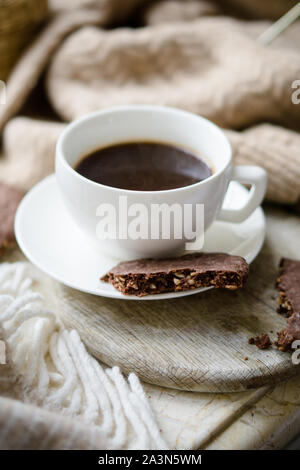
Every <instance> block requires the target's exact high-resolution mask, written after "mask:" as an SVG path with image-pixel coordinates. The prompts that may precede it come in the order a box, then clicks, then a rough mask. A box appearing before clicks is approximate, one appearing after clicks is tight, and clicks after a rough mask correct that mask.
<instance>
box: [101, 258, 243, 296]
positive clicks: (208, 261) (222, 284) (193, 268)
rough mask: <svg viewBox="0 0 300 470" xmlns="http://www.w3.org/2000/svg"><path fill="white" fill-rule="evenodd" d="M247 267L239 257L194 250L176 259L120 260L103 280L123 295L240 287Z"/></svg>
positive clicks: (234, 288)
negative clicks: (121, 261)
mask: <svg viewBox="0 0 300 470" xmlns="http://www.w3.org/2000/svg"><path fill="white" fill-rule="evenodd" d="M248 273H249V266H248V264H247V263H246V261H245V260H244V259H243V258H241V257H240V256H231V255H227V254H225V253H193V254H189V255H185V256H182V257H178V258H168V259H140V260H135V261H128V262H123V263H119V264H118V265H117V266H115V267H114V268H113V269H111V270H110V271H109V272H108V273H107V274H105V276H103V277H102V278H101V280H102V281H105V282H109V283H110V284H112V285H113V286H114V287H115V288H116V289H118V290H119V291H121V292H122V294H125V295H136V296H138V297H143V296H145V295H150V294H160V293H162V292H178V291H186V290H190V289H196V288H198V287H217V288H225V289H229V290H236V289H238V288H240V287H243V286H244V284H245V282H246V280H247V277H248Z"/></svg>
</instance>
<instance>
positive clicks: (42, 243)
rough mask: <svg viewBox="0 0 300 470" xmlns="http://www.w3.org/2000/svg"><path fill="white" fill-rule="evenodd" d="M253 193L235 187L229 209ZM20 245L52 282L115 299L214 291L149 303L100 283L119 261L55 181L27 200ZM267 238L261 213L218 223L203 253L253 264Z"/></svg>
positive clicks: (19, 220)
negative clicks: (92, 237) (99, 244)
mask: <svg viewBox="0 0 300 470" xmlns="http://www.w3.org/2000/svg"><path fill="white" fill-rule="evenodd" d="M247 197H248V191H247V190H246V189H245V188H244V187H243V186H241V185H240V184H239V183H235V182H232V183H230V187H229V190H228V193H227V196H226V200H225V205H226V207H228V208H231V209H232V208H238V207H239V206H240V205H243V204H244V201H245V200H246V199H247ZM15 233H16V238H17V241H18V244H19V246H20V248H21V250H22V251H23V252H24V254H25V255H26V256H27V258H28V259H29V260H30V261H31V262H32V263H33V264H35V265H36V266H37V267H38V268H39V269H41V270H42V271H44V272H45V273H47V274H48V275H49V276H51V277H53V278H55V279H56V280H58V281H60V282H62V283H63V284H65V285H67V286H69V287H72V288H74V289H77V290H80V291H83V292H88V293H90V294H95V295H101V296H104V297H112V298H115V299H122V300H124V299H133V300H153V299H155V300H156V299H171V298H174V297H181V296H185V295H191V294H196V293H199V292H203V291H205V290H207V289H211V288H199V289H194V290H191V291H187V292H176V293H175V292H170V293H165V294H157V295H149V296H146V297H142V298H139V297H135V296H124V295H122V294H121V293H120V292H119V291H117V290H115V289H114V288H113V287H112V286H111V285H110V284H107V283H104V282H101V281H100V280H99V278H100V277H101V276H102V275H103V274H104V273H106V272H107V271H108V270H109V269H110V268H112V267H113V266H114V265H115V264H116V263H117V262H118V260H115V259H112V258H110V257H108V256H106V255H105V254H104V253H101V252H97V251H95V248H93V247H91V246H90V245H89V243H88V241H87V239H86V238H85V236H84V235H83V234H82V233H81V232H80V230H79V229H78V228H77V227H76V225H75V224H74V222H73V220H72V219H71V217H70V216H69V214H68V212H67V211H66V209H65V206H64V203H63V201H62V199H61V195H60V192H59V188H58V186H57V183H56V179H55V175H51V176H48V177H47V178H45V179H44V180H43V181H41V182H40V183H39V184H37V185H36V186H35V187H34V188H33V189H32V190H31V191H29V193H27V194H26V196H25V197H24V199H23V200H22V202H21V204H20V206H19V208H18V210H17V214H16V218H15ZM264 236H265V217H264V213H263V210H262V209H261V208H260V207H259V208H258V209H256V211H255V212H254V213H253V214H252V215H251V216H250V217H249V218H248V219H247V220H246V221H244V222H243V223H241V224H233V223H227V222H218V221H216V222H214V224H213V225H212V226H211V227H210V228H209V230H208V231H207V232H206V234H205V245H204V249H203V251H222V252H226V253H231V254H235V255H239V256H243V257H244V258H245V259H246V261H247V262H248V263H251V262H252V261H253V259H254V258H255V256H256V255H257V254H258V253H259V251H260V249H261V247H262V244H263V241H264Z"/></svg>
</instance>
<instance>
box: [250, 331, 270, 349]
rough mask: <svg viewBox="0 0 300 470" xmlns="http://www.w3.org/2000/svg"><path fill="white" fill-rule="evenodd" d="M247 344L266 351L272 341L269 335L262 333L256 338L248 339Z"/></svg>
mask: <svg viewBox="0 0 300 470" xmlns="http://www.w3.org/2000/svg"><path fill="white" fill-rule="evenodd" d="M248 343H249V344H255V346H257V347H258V348H259V349H268V348H269V347H270V346H271V344H272V341H271V340H270V337H269V335H267V334H266V333H263V334H261V335H259V336H256V338H249V340H248Z"/></svg>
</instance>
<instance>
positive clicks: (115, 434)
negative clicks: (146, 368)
mask: <svg viewBox="0 0 300 470" xmlns="http://www.w3.org/2000/svg"><path fill="white" fill-rule="evenodd" d="M293 4H294V2H293V1H289V0H278V1H276V2H269V1H267V0H255V1H253V0H247V1H246V0H245V1H243V2H240V1H238V0H223V1H221V0H220V1H215V2H213V1H204V0H159V1H157V2H148V1H146V0H122V2H119V1H117V0H99V1H97V2H94V1H91V0H76V2H74V1H72V2H71V1H65V2H63V6H62V2H59V1H58V0H51V1H50V7H51V10H52V16H51V18H49V22H48V24H47V25H46V26H45V28H44V29H43V30H42V31H41V33H40V34H39V36H38V37H37V38H36V40H35V42H33V43H32V45H31V46H30V48H29V49H28V50H27V51H26V52H25V53H24V55H23V56H22V57H21V59H20V61H19V62H18V64H17V65H16V67H15V69H14V70H13V72H12V74H11V76H10V79H9V80H8V82H7V104H6V105H5V106H2V105H1V106H0V132H2V131H3V148H2V150H3V155H2V157H1V158H0V180H3V181H6V182H9V183H11V184H14V185H16V186H19V187H21V188H24V189H25V190H28V189H30V188H31V187H32V186H33V185H34V184H35V183H36V182H38V181H39V180H40V179H42V178H43V177H45V176H46V175H48V174H49V173H51V172H52V171H53V161H54V149H55V143H56V140H57V137H58V135H59V133H60V132H61V131H62V129H63V128H64V126H65V122H66V121H69V120H71V119H73V118H76V117H78V116H80V115H82V114H85V113H87V112H90V111H93V110H95V109H101V108H104V107H106V106H110V105H115V104H127V103H154V104H160V105H164V104H165V105H171V106H177V107H180V108H184V109H188V110H190V111H193V112H195V113H199V114H201V115H204V116H206V117H208V118H209V119H211V120H213V121H214V122H216V123H217V124H219V125H220V126H222V127H224V129H225V130H226V132H227V134H228V137H229V138H230V140H231V142H232V146H233V150H234V158H235V160H236V162H237V163H255V164H259V165H262V166H263V167H265V168H266V170H267V171H268V175H269V182H268V192H267V198H268V200H270V201H273V202H279V203H284V204H290V205H295V204H297V202H298V201H299V199H300V150H299V149H300V136H299V134H298V131H299V128H300V119H299V118H300V93H298V94H297V87H299V84H300V83H299V80H300V52H299V49H298V48H297V43H298V44H299V39H300V26H299V23H298V24H295V25H294V26H293V27H291V28H290V29H289V30H288V31H286V32H285V33H284V34H283V35H282V36H281V37H280V38H279V39H278V40H276V41H275V42H274V43H273V44H272V45H270V46H268V47H265V46H262V45H260V44H259V42H258V40H257V38H258V37H259V35H260V33H261V32H262V31H264V30H265V29H266V28H267V27H268V26H269V25H270V22H271V20H274V19H275V18H278V16H279V15H281V14H282V13H284V12H285V11H286V10H287V9H288V8H290V7H291V6H292V5H293ZM133 26H134V27H133ZM136 26H139V27H136ZM141 26H142V27H141ZM297 41H298V42H297ZM41 77H42V78H41ZM0 79H1V77H0ZM297 80H298V82H297ZM38 83H39V87H38V89H39V90H40V91H39V93H41V94H42V91H41V89H42V88H44V94H45V95H46V98H47V101H48V104H49V106H48V107H47V113H48V111H49V109H50V108H51V109H52V116H53V114H54V113H53V110H54V111H55V113H56V115H57V119H56V120H53V117H52V118H51V120H49V115H48V114H47V113H45V114H43V113H42V114H43V115H42V119H39V118H37V116H36V115H35V116H34V117H33V116H32V115H31V114H32V112H31V111H32V103H33V97H32V96H30V93H31V91H32V90H33V89H35V87H36V85H37V84H38ZM41 84H42V86H41ZM43 99H45V98H43ZM24 103H27V104H26V106H25V108H23V110H24V109H26V115H24V112H23V111H22V107H23V105H24ZM35 114H36V113H35ZM38 114H39V112H38ZM28 269H29V272H28ZM30 270H31V268H30V267H29V266H27V265H23V264H17V265H13V266H12V267H10V266H7V265H3V264H2V265H0V315H2V321H1V325H2V331H1V332H0V338H1V337H2V338H5V339H6V340H7V341H8V344H9V346H10V347H9V357H10V365H7V366H5V367H3V366H0V405H1V406H0V409H1V411H0V448H8V447H10V448H100V447H102V448H118V447H123V448H130V447H135V448H137V447H140V448H161V447H164V446H165V443H164V442H163V441H162V439H161V437H160V435H159V433H158V430H157V427H156V424H155V422H154V419H153V416H152V413H151V410H150V409H149V405H148V404H147V400H146V399H145V397H144V395H143V391H142V388H141V386H140V384H139V382H138V380H137V378H136V377H134V376H131V378H130V379H129V380H128V381H127V380H126V379H124V378H123V376H122V374H121V373H120V371H118V370H117V369H111V370H108V371H105V370H104V369H103V368H102V367H101V366H100V365H97V364H98V363H96V361H94V360H93V359H92V358H91V357H90V356H89V355H88V354H87V353H86V351H85V350H84V347H83V345H82V344H81V342H80V339H79V338H78V337H77V336H76V333H72V332H67V331H65V330H64V328H63V326H62V325H60V324H59V322H58V320H57V317H56V313H55V312H53V311H48V310H47V305H46V303H44V300H43V299H41V298H39V297H35V292H36V291H35V290H34V289H33V288H32V286H33V279H32V276H33V277H34V274H32V272H31V271H30ZM37 290H38V291H39V290H40V289H38V288H37ZM32 296H33V297H32ZM20 299H21V300H20ZM28 303H29V304H28ZM4 316H5V321H4ZM28 321H29V323H28ZM32 327H34V330H33V329H32ZM28 331H31V332H32V331H35V334H34V335H33V336H30V341H25V340H24V341H23V342H22V341H21V342H20V338H23V339H24V338H26V337H29V335H28ZM26 332H27V336H26ZM32 344H35V345H36V347H37V348H39V353H40V354H39V356H38V357H39V358H40V361H38V362H37V361H36V358H35V354H34V352H35V351H36V349H33V348H32ZM74 348H77V350H79V351H80V361H82V362H80V364H78V362H76V361H77V355H76V354H75V353H74ZM57 351H59V354H58V353H57ZM29 359H31V360H32V361H33V364H31V363H30V362H28V361H29ZM26 361H27V362H26ZM64 361H67V362H64ZM68 361H69V362H68ZM30 364H31V365H30ZM66 364H68V365H66ZM70 364H72V367H73V368H72V367H70ZM82 364H88V369H89V374H90V375H88V378H86V377H83V376H82V375H81V369H82ZM95 377H96V378H95ZM95 380H97V381H98V382H94V381H95ZM86 383H88V384H89V386H85V384H86ZM93 383H97V384H98V385H99V388H98V389H97V390H95V388H93ZM99 389H101V390H102V395H101V396H100V395H99V393H98V392H99ZM114 393H116V394H117V395H114ZM4 396H5V398H4ZM25 402H26V404H24V403H25ZM87 403H88V406H86V404H87ZM54 404H56V406H58V408H59V411H61V410H63V413H62V414H61V413H57V409H55V406H54ZM128 410H129V411H128ZM29 422H30V423H31V425H30V426H28V423H29ZM7 423H9V425H7ZM25 431H26V434H25ZM37 435H38V436H39V438H38V439H37V438H36V436H37Z"/></svg>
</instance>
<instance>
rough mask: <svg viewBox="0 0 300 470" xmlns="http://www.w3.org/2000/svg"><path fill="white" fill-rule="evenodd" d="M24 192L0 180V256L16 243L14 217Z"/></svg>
mask: <svg viewBox="0 0 300 470" xmlns="http://www.w3.org/2000/svg"><path fill="white" fill-rule="evenodd" d="M23 195H24V194H23V193H22V192H21V191H19V190H18V189H16V188H13V187H12V186H8V185H7V184H4V183H1V182H0V256H2V255H3V254H4V253H5V252H6V250H8V249H9V248H12V247H14V246H15V245H16V240H15V235H14V219H15V213H16V210H17V207H18V205H19V202H20V201H21V199H22V197H23Z"/></svg>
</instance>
